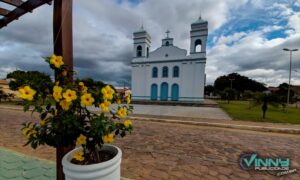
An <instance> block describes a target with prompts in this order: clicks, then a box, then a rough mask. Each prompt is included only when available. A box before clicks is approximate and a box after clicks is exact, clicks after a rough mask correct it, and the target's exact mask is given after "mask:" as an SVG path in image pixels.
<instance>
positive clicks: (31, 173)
mask: <svg viewBox="0 0 300 180" xmlns="http://www.w3.org/2000/svg"><path fill="white" fill-rule="evenodd" d="M44 173H45V171H44V170H43V169H42V168H33V169H29V170H25V171H23V177H25V178H27V179H32V178H35V177H39V176H43V174H44Z"/></svg>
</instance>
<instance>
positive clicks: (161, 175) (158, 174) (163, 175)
mask: <svg viewBox="0 0 300 180" xmlns="http://www.w3.org/2000/svg"><path fill="white" fill-rule="evenodd" d="M151 176H153V177H156V178H161V179H168V177H169V175H168V173H166V172H164V171H160V170H156V169H155V170H153V171H152V172H151Z"/></svg>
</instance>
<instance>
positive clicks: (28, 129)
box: [22, 127, 30, 136]
mask: <svg viewBox="0 0 300 180" xmlns="http://www.w3.org/2000/svg"><path fill="white" fill-rule="evenodd" d="M29 131H30V128H28V127H27V128H24V129H23V130H22V134H23V135H24V136H26V135H27V133H28V132H29Z"/></svg>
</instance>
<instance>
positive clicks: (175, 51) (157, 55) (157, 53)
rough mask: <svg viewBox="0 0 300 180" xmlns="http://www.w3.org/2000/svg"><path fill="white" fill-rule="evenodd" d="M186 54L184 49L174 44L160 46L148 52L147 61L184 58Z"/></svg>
mask: <svg viewBox="0 0 300 180" xmlns="http://www.w3.org/2000/svg"><path fill="white" fill-rule="evenodd" d="M186 55H187V51H186V50H185V49H180V48H178V47H176V46H162V47H160V48H157V49H156V50H154V51H152V52H150V53H149V57H148V61H161V60H166V61H167V60H176V59H185V58H187V56H186Z"/></svg>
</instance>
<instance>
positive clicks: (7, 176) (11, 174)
mask: <svg viewBox="0 0 300 180" xmlns="http://www.w3.org/2000/svg"><path fill="white" fill-rule="evenodd" d="M2 173H3V174H2V176H3V177H4V178H5V179H12V178H17V177H19V176H21V171H20V170H6V171H5V172H2Z"/></svg>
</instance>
